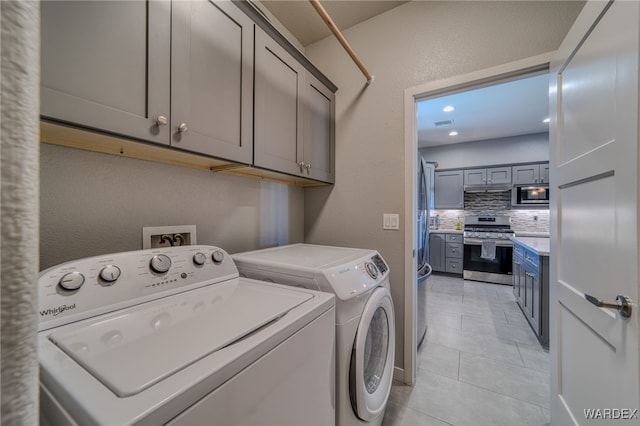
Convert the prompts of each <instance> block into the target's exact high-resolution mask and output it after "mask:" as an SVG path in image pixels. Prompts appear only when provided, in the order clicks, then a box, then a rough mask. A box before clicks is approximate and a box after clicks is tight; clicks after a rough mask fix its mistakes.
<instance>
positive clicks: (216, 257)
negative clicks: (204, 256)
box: [211, 250, 224, 263]
mask: <svg viewBox="0 0 640 426" xmlns="http://www.w3.org/2000/svg"><path fill="white" fill-rule="evenodd" d="M211 259H212V260H213V262H214V263H222V261H223V260H224V254H223V253H222V252H221V251H220V250H216V251H214V252H213V254H212V255H211Z"/></svg>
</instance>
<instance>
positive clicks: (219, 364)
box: [38, 246, 335, 426]
mask: <svg viewBox="0 0 640 426" xmlns="http://www.w3.org/2000/svg"><path fill="white" fill-rule="evenodd" d="M38 287H39V289H38V291H39V298H40V299H39V315H40V323H39V332H38V344H39V361H40V390H41V423H42V424H52V425H56V426H57V425H65V424H79V425H130V424H140V425H145V424H148V425H160V424H172V425H173V424H175V425H204V424H207V425H217V424H219V425H285V424H287V425H301V424H305V425H309V424H316V425H327V424H333V423H334V422H335V382H334V380H333V377H334V376H333V374H335V352H334V349H333V348H334V345H335V297H334V295H332V294H328V293H322V292H317V291H312V290H306V289H295V288H292V287H290V286H283V285H277V284H269V283H265V282H261V281H256V280H251V279H246V278H240V277H239V275H238V270H237V269H236V266H235V264H234V262H233V260H232V258H231V256H229V255H228V254H227V253H226V252H225V251H224V250H222V249H220V248H217V247H213V246H184V247H171V248H167V249H150V250H140V251H133V252H126V253H117V254H111V255H104V256H97V257H92V258H87V259H81V260H77V261H72V262H67V263H64V264H61V265H58V266H55V267H53V268H50V269H48V270H46V271H44V272H42V274H41V276H40V278H39V281H38Z"/></svg>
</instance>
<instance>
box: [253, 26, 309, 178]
mask: <svg viewBox="0 0 640 426" xmlns="http://www.w3.org/2000/svg"><path fill="white" fill-rule="evenodd" d="M304 74H305V69H304V68H303V67H302V66H301V65H300V64H299V63H298V61H296V60H295V59H294V58H293V57H292V56H291V55H290V54H289V53H288V52H286V51H285V50H284V49H283V48H282V47H281V46H280V45H279V44H278V43H277V42H275V41H274V40H273V39H271V38H270V37H269V36H268V35H267V34H266V33H265V32H264V31H262V29H260V28H258V27H256V46H255V98H254V99H255V105H254V107H255V131H254V135H255V136H254V164H255V165H256V166H260V167H264V168H267V169H271V170H276V171H279V172H284V173H289V174H292V175H299V176H304V174H303V172H304V171H305V168H304V165H305V163H304V162H303V160H304V159H303V151H302V150H303V144H302V137H303V134H302V112H303V110H302V102H301V97H300V94H301V93H302V91H303V89H304Z"/></svg>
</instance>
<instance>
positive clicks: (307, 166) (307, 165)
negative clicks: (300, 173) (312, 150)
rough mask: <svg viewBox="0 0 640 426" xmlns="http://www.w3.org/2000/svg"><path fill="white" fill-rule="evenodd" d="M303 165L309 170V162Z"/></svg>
mask: <svg viewBox="0 0 640 426" xmlns="http://www.w3.org/2000/svg"><path fill="white" fill-rule="evenodd" d="M304 166H305V167H306V168H307V171H309V170H311V164H309V163H307V164H305V165H304Z"/></svg>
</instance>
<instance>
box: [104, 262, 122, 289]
mask: <svg viewBox="0 0 640 426" xmlns="http://www.w3.org/2000/svg"><path fill="white" fill-rule="evenodd" d="M121 273H122V272H121V271H120V268H118V267H117V266H116V265H107V266H105V267H104V268H102V269H101V270H100V279H101V280H102V281H104V282H105V283H106V284H108V285H111V284H113V283H115V282H116V280H117V279H118V278H120V274H121Z"/></svg>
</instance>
